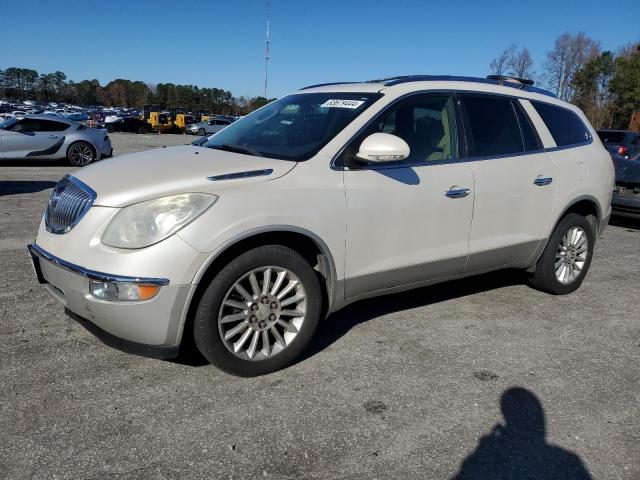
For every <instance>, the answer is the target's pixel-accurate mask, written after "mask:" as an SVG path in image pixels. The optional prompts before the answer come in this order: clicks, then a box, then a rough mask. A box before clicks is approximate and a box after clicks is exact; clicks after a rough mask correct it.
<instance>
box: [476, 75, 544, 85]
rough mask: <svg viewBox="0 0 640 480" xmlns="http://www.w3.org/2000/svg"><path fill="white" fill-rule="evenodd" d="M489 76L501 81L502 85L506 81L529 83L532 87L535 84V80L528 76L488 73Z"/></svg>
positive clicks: (490, 78)
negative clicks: (529, 78)
mask: <svg viewBox="0 0 640 480" xmlns="http://www.w3.org/2000/svg"><path fill="white" fill-rule="evenodd" d="M487 78H488V79H489V80H497V81H499V82H500V85H502V84H503V83H504V82H513V83H519V84H520V85H523V86H525V85H527V86H530V87H532V86H533V80H528V79H526V78H518V77H511V76H509V75H487Z"/></svg>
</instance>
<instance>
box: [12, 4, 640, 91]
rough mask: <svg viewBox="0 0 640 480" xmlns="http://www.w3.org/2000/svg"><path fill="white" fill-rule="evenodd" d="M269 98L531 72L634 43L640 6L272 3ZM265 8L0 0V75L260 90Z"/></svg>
mask: <svg viewBox="0 0 640 480" xmlns="http://www.w3.org/2000/svg"><path fill="white" fill-rule="evenodd" d="M271 11H272V14H271V41H272V43H271V61H270V64H269V70H270V73H269V83H270V86H269V90H268V94H269V96H272V97H275V96H281V95H283V94H285V93H288V92H290V91H293V90H296V89H298V88H299V87H301V86H304V85H309V84H313V83H322V82H329V81H335V80H361V79H371V78H380V77H385V76H391V75H397V74H408V73H421V74H453V75H471V76H484V75H486V74H487V73H489V62H490V60H491V59H492V58H493V57H495V56H496V55H498V54H499V53H500V52H501V51H502V50H503V49H504V48H505V47H506V46H507V45H508V44H510V43H512V42H517V43H520V44H522V45H526V46H527V47H529V49H530V51H531V53H532V55H533V58H534V61H535V62H536V70H539V64H540V63H541V62H542V60H543V59H544V56H545V54H546V52H547V51H548V50H550V49H551V48H552V46H553V42H554V40H555V38H556V37H557V36H558V35H560V34H561V33H563V32H565V31H568V32H571V33H576V32H578V31H584V32H585V33H587V34H588V35H589V36H591V37H592V38H594V39H595V40H598V41H600V42H601V44H602V47H603V48H604V49H616V48H617V47H619V46H621V45H624V44H626V43H628V42H630V41H638V40H640V0H615V1H612V2H606V3H605V2H602V1H595V0H579V1H565V0H538V1H533V0H531V1H519V0H512V1H492V0H477V1H471V0H460V1H456V0H449V1H435V0H423V1H419V0H415V1H403V0H395V1H390V0H387V1H384V2H377V1H373V0H370V1H365V0H359V1H350V0H342V1H330V0H315V1H307V0H299V1H294V0H272V7H271ZM265 21H266V6H265V2H264V1H259V0H237V1H214V0H196V1H181V0H171V1H165V0H154V1H147V0H108V1H93V0H56V1H45V0H39V1H38V0H19V1H15V0H0V34H1V35H0V36H1V37H2V39H3V40H2V45H3V46H2V48H0V68H6V67H8V66H18V67H25V68H26V67H29V68H34V69H36V70H38V72H40V73H43V72H53V71H55V70H62V71H63V72H65V73H66V74H67V76H68V77H69V78H70V79H72V80H83V79H87V78H89V79H91V78H97V79H98V80H100V82H101V83H103V84H104V83H106V82H108V81H110V80H113V79H115V78H128V79H131V80H143V81H145V82H150V83H158V82H174V83H182V84H194V85H199V86H207V87H219V88H224V89H227V90H231V91H232V92H233V94H234V95H259V94H262V90H263V83H264V60H263V57H264V33H265Z"/></svg>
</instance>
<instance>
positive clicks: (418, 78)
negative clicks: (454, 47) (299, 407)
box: [384, 75, 556, 98]
mask: <svg viewBox="0 0 640 480" xmlns="http://www.w3.org/2000/svg"><path fill="white" fill-rule="evenodd" d="M490 77H493V75H490ZM427 81H431V82H434V81H447V82H473V83H486V84H490V85H502V86H505V87H511V88H517V89H518V90H525V91H527V92H535V93H540V94H542V95H547V96H549V97H554V98H555V97H556V96H555V95H554V94H553V93H551V92H550V91H548V90H544V89H542V88H537V87H534V86H532V84H528V83H524V82H531V80H523V79H516V78H513V77H503V78H500V79H499V80H498V79H495V78H480V77H463V76H456V75H407V76H403V77H396V78H395V79H393V80H391V81H388V82H386V83H385V84H384V86H385V87H391V86H393V85H399V84H401V83H408V82H427ZM532 83H533V82H532Z"/></svg>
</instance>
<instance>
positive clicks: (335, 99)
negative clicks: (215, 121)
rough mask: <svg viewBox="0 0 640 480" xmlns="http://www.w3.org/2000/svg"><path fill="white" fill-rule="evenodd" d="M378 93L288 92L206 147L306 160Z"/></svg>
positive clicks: (223, 132)
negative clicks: (288, 93) (290, 93)
mask: <svg viewBox="0 0 640 480" xmlns="http://www.w3.org/2000/svg"><path fill="white" fill-rule="evenodd" d="M380 96H381V95H380V94H378V93H339V92H329V93H296V94H293V95H288V96H286V97H283V98H281V99H279V100H276V101H275V102H273V103H270V104H268V105H265V106H264V107H262V108H260V109H258V110H256V111H255V112H253V113H251V114H249V115H247V116H246V117H244V118H242V119H240V120H238V121H237V122H233V123H232V124H231V125H229V126H228V127H226V128H225V129H223V130H221V131H220V132H219V133H217V134H216V135H215V136H214V137H212V138H211V139H210V140H209V141H208V142H207V143H205V144H204V145H203V146H204V147H208V148H216V149H220V150H229V151H236V152H241V153H246V154H250V155H258V156H264V157H270V158H277V159H283V160H293V161H304V160H308V159H309V158H311V157H312V156H314V155H315V154H316V153H317V152H318V151H319V150H320V149H321V148H322V147H324V146H325V145H326V144H327V143H328V142H329V141H331V140H332V139H333V138H334V137H335V136H336V135H337V134H338V133H339V132H340V131H341V130H342V129H344V128H345V127H346V126H347V125H348V124H349V123H351V122H352V121H353V120H354V119H355V118H356V117H357V116H358V115H360V114H361V113H362V112H364V111H365V110H366V109H367V108H368V107H369V106H370V105H371V104H373V102H375V101H376V100H377V99H378V98H380Z"/></svg>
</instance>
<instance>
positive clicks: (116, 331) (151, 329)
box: [28, 244, 195, 358]
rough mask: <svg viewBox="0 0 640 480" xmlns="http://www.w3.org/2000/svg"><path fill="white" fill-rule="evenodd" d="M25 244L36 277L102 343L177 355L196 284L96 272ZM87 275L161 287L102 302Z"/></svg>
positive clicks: (158, 355)
mask: <svg viewBox="0 0 640 480" xmlns="http://www.w3.org/2000/svg"><path fill="white" fill-rule="evenodd" d="M28 248H29V252H30V254H31V258H32V261H33V267H34V270H35V273H36V276H37V277H38V281H39V282H40V283H42V284H44V286H45V288H46V289H47V290H48V291H49V293H50V294H51V295H52V296H53V297H54V298H55V299H56V300H58V301H59V302H60V303H61V304H62V305H64V307H65V309H66V310H67V311H68V312H70V313H71V314H72V315H71V316H72V317H73V318H75V319H76V320H78V321H79V322H80V323H81V324H83V325H84V326H85V328H87V329H88V330H89V331H90V332H91V333H93V334H94V335H96V336H97V337H98V338H100V339H101V340H102V341H103V342H104V343H105V344H107V345H110V346H112V347H115V348H118V349H120V350H123V351H126V352H129V353H135V354H138V355H144V356H150V357H155V358H172V357H175V356H176V355H177V353H178V347H179V344H180V338H181V336H182V327H183V325H184V319H185V318H186V311H187V308H188V303H189V300H190V298H191V295H192V293H193V291H194V289H195V285H170V284H169V280H167V279H163V278H141V277H125V276H120V275H112V274H108V273H103V272H97V271H93V270H88V269H85V268H83V267H81V266H78V265H74V264H72V263H69V262H66V261H65V260H62V259H60V258H58V257H56V256H54V255H52V254H50V253H49V252H47V251H46V250H44V249H42V248H41V247H39V246H38V245H36V244H32V245H29V247H28ZM89 279H96V280H106V281H122V282H134V283H155V284H157V285H162V287H161V288H160V291H159V292H158V294H157V295H156V296H155V297H153V298H152V299H149V300H145V301H135V302H114V301H104V300H99V299H97V298H95V297H93V296H92V295H91V294H90V293H89Z"/></svg>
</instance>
